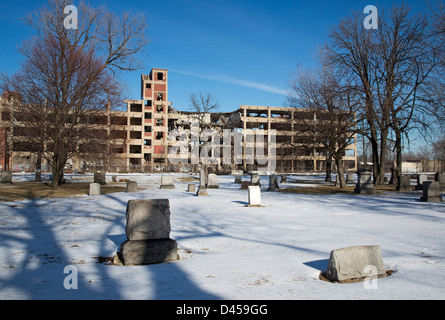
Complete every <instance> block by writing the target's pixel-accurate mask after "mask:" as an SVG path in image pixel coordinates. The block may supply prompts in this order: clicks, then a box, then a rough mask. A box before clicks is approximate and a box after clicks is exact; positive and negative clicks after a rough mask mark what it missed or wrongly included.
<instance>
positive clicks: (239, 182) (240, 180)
mask: <svg viewBox="0 0 445 320" xmlns="http://www.w3.org/2000/svg"><path fill="white" fill-rule="evenodd" d="M241 182H242V178H241V176H235V183H236V184H241Z"/></svg>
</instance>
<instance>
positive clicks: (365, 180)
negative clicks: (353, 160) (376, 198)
mask: <svg viewBox="0 0 445 320" xmlns="http://www.w3.org/2000/svg"><path fill="white" fill-rule="evenodd" d="M354 192H355V193H360V194H374V193H375V188H374V184H373V183H372V173H371V172H369V171H367V170H359V171H357V183H356V185H355V189H354Z"/></svg>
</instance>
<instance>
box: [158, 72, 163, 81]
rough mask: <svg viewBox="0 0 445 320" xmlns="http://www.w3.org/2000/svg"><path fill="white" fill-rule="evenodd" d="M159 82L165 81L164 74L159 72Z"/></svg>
mask: <svg viewBox="0 0 445 320" xmlns="http://www.w3.org/2000/svg"><path fill="white" fill-rule="evenodd" d="M158 80H164V73H162V72H158Z"/></svg>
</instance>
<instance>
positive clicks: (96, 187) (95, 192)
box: [88, 182, 100, 196]
mask: <svg viewBox="0 0 445 320" xmlns="http://www.w3.org/2000/svg"><path fill="white" fill-rule="evenodd" d="M88 194H89V195H90V196H100V183H97V182H93V183H90V190H89V192H88Z"/></svg>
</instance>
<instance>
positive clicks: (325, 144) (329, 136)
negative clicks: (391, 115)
mask: <svg viewBox="0 0 445 320" xmlns="http://www.w3.org/2000/svg"><path fill="white" fill-rule="evenodd" d="M333 67H334V66H333V65H332V64H331V63H330V60H329V57H328V55H327V50H326V48H322V49H321V50H320V51H319V54H318V68H317V69H316V70H304V69H300V70H299V71H298V72H297V74H296V75H295V77H294V78H293V79H292V80H291V83H290V85H291V89H292V94H291V95H290V96H289V97H288V100H289V102H290V105H291V106H293V107H297V108H298V107H303V108H305V109H308V110H310V112H309V114H310V115H311V119H305V120H304V125H303V131H305V132H306V133H308V134H310V136H311V137H312V142H313V143H312V144H310V145H313V144H315V145H316V147H317V148H318V149H319V150H320V149H321V150H323V151H324V152H325V154H326V180H327V181H330V176H331V167H332V160H334V161H335V164H336V168H337V174H338V177H339V178H340V179H339V182H340V188H344V187H346V183H345V179H344V172H343V156H344V154H345V150H346V148H347V146H349V145H350V144H351V143H352V140H353V139H354V135H355V112H354V110H353V100H352V99H351V97H350V94H352V93H353V92H352V91H350V90H349V89H348V87H346V86H343V85H342V83H341V79H340V77H339V75H338V74H336V73H335V70H334V69H333Z"/></svg>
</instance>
